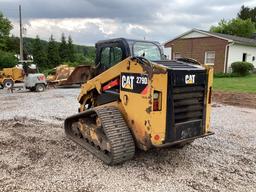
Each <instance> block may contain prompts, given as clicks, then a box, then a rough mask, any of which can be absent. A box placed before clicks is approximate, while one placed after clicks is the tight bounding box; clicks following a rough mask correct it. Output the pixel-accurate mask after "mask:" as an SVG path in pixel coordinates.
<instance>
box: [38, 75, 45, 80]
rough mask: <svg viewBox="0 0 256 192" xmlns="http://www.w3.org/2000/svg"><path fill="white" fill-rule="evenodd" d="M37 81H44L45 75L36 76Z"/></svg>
mask: <svg viewBox="0 0 256 192" xmlns="http://www.w3.org/2000/svg"><path fill="white" fill-rule="evenodd" d="M37 79H38V81H44V80H45V76H44V75H41V76H38V77H37Z"/></svg>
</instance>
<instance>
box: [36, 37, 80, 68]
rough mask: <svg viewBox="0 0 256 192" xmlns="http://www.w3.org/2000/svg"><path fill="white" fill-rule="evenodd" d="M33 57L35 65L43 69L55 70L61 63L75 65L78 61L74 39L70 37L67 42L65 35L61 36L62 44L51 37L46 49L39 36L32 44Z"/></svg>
mask: <svg viewBox="0 0 256 192" xmlns="http://www.w3.org/2000/svg"><path fill="white" fill-rule="evenodd" d="M32 55H33V60H34V63H36V64H38V65H39V66H40V67H41V68H42V67H43V68H53V67H56V66H58V65H59V64H60V63H74V62H75V61H76V60H75V51H74V45H73V42H72V38H71V36H68V42H67V41H66V37H65V35H64V34H62V36H61V42H60V43H57V42H56V41H55V39H54V37H53V35H51V36H50V38H49V42H48V44H47V47H46V48H45V47H44V46H43V44H42V42H41V40H40V38H39V36H36V39H35V40H34V42H33V44H32Z"/></svg>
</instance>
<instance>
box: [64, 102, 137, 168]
mask: <svg viewBox="0 0 256 192" xmlns="http://www.w3.org/2000/svg"><path fill="white" fill-rule="evenodd" d="M64 126H65V133H66V135H67V136H68V137H69V138H70V139H72V140H73V141H74V142H76V143H78V144H80V145H81V146H82V147H84V148H85V149H87V150H88V151H90V152H91V153H92V154H94V155H95V156H97V157H98V158H99V159H101V160H102V161H103V162H104V163H106V164H109V165H113V164H118V163H122V162H124V161H127V160H129V159H131V158H132V157H133V156H134V153H135V144H134V141H133V137H132V135H131V132H130V130H129V128H128V127H127V125H126V122H125V121H124V119H123V117H122V115H121V113H120V112H119V110H118V109H117V108H115V107H109V106H108V107H94V108H91V109H88V110H86V111H84V112H81V113H79V114H76V115H73V116H71V117H69V118H67V119H66V120H65V125H64Z"/></svg>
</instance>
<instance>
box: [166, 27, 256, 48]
mask: <svg viewBox="0 0 256 192" xmlns="http://www.w3.org/2000/svg"><path fill="white" fill-rule="evenodd" d="M192 32H198V33H201V34H204V35H209V36H212V37H216V38H220V39H224V40H227V41H229V42H230V43H237V44H242V45H248V46H256V39H250V38H245V37H239V36H235V35H227V34H222V33H214V32H210V31H204V30H199V29H192V30H190V31H188V32H186V33H183V34H181V35H180V36H178V37H176V38H174V39H171V40H168V41H166V42H165V43H164V45H166V44H167V43H170V42H171V41H174V40H176V39H179V38H181V37H183V36H185V35H187V34H190V33H192Z"/></svg>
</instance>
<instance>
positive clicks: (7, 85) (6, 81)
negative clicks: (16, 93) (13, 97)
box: [3, 79, 14, 89]
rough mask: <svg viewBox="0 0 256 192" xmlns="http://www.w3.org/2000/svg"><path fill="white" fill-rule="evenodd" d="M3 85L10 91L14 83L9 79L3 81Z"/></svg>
mask: <svg viewBox="0 0 256 192" xmlns="http://www.w3.org/2000/svg"><path fill="white" fill-rule="evenodd" d="M3 85H4V87H5V88H7V89H11V88H13V85H14V82H13V80H11V79H6V80H4V84H3Z"/></svg>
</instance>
